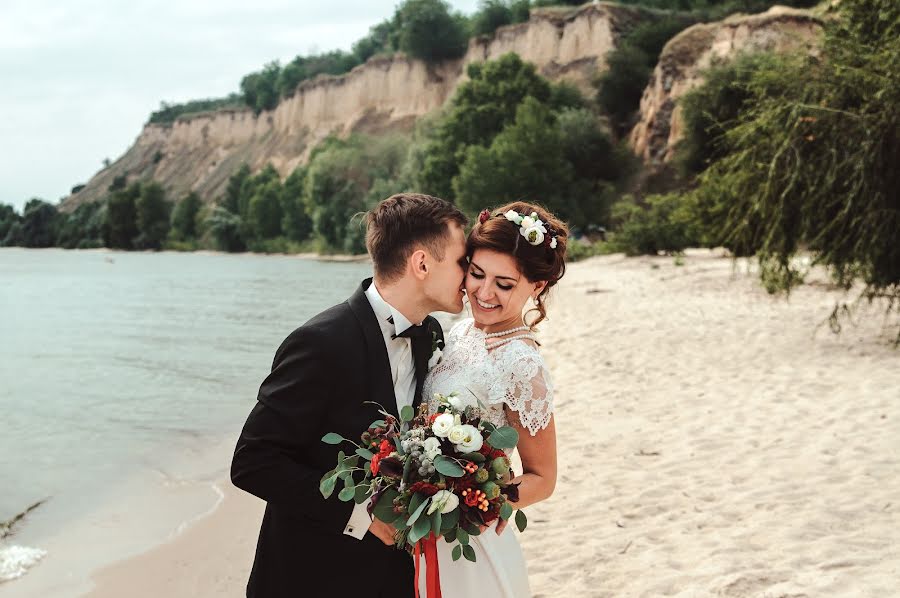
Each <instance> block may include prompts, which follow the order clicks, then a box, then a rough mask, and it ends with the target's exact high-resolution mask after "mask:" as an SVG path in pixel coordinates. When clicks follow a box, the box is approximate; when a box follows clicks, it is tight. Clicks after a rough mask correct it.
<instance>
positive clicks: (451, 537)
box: [443, 529, 457, 544]
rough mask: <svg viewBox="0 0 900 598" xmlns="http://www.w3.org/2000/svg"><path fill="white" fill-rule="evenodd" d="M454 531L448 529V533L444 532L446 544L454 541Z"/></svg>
mask: <svg viewBox="0 0 900 598" xmlns="http://www.w3.org/2000/svg"><path fill="white" fill-rule="evenodd" d="M456 531H457V530H455V529H450V530H449V531H446V532H444V534H443V536H444V540H446V541H447V543H448V544H451V543H453V542H455V541H456Z"/></svg>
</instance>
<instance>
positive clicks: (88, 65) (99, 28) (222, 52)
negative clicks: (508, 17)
mask: <svg viewBox="0 0 900 598" xmlns="http://www.w3.org/2000/svg"><path fill="white" fill-rule="evenodd" d="M450 3H451V4H452V5H453V6H454V7H455V8H457V9H458V10H461V11H462V12H464V13H466V14H471V13H472V12H473V11H474V10H475V8H476V5H477V0H451V1H450ZM2 4H3V11H2V12H3V14H2V17H0V86H2V91H0V203H6V204H12V205H13V206H14V207H15V208H16V209H17V210H19V211H20V212H21V209H22V206H23V205H24V204H25V202H26V201H28V199H30V198H31V197H40V198H43V199H46V200H48V201H50V202H53V203H55V202H56V201H57V200H59V199H60V198H61V197H63V196H65V195H67V194H68V192H69V190H70V189H71V187H72V186H73V185H75V184H77V183H84V182H87V180H88V179H90V178H91V176H93V174H94V173H96V172H97V170H99V169H100V168H101V167H102V163H103V159H104V158H109V159H110V160H115V159H116V158H118V157H119V156H121V155H122V154H123V153H124V152H125V150H126V149H127V148H128V147H129V146H130V145H131V144H132V142H133V141H134V140H135V138H136V137H137V136H138V134H139V133H140V131H141V127H142V125H143V124H144V123H145V122H146V121H147V118H148V117H149V116H150V113H151V112H152V111H154V110H157V109H158V108H159V104H160V101H163V100H165V101H167V102H182V101H185V100H191V99H200V98H207V97H221V96H225V95H227V94H229V93H231V92H235V91H238V88H239V85H240V80H241V77H243V76H244V75H246V74H247V73H249V72H251V71H255V70H258V69H260V68H261V67H262V66H263V65H264V64H265V63H266V62H269V61H270V60H275V59H278V60H280V61H281V62H282V64H284V63H286V62H287V61H289V60H291V59H292V58H293V57H294V56H296V55H297V54H309V53H314V52H324V51H328V50H334V49H343V50H349V49H350V46H351V45H352V44H353V42H354V41H356V40H357V39H359V38H360V37H362V36H364V35H365V34H366V33H367V32H368V30H369V27H370V26H372V25H374V24H376V23H378V22H380V21H381V20H383V19H385V18H388V17H389V16H391V15H392V14H393V12H394V8H395V6H396V4H397V2H395V1H394V0H343V1H339V2H326V1H323V0H254V1H252V2H251V1H249V0H179V1H177V2H175V1H171V0H170V1H167V2H163V1H157V2H153V1H151V0H130V1H129V2H119V1H113V0H3V3H2Z"/></svg>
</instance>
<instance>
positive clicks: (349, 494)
mask: <svg viewBox="0 0 900 598" xmlns="http://www.w3.org/2000/svg"><path fill="white" fill-rule="evenodd" d="M354 496H356V488H354V487H353V486H345V487H344V489H343V490H341V491H340V492H339V493H338V498H339V499H341V500H342V501H344V502H349V501H351V500H353V497H354Z"/></svg>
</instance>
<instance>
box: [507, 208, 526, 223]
mask: <svg viewBox="0 0 900 598" xmlns="http://www.w3.org/2000/svg"><path fill="white" fill-rule="evenodd" d="M504 216H506V219H507V220H509V221H510V222H515V223H516V224H519V222H520V221H521V219H522V217H521V216H519V214H518V213H517V212H515V211H513V210H510V211H508V212H507V213H506V214H504Z"/></svg>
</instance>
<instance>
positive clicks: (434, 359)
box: [428, 349, 444, 370]
mask: <svg viewBox="0 0 900 598" xmlns="http://www.w3.org/2000/svg"><path fill="white" fill-rule="evenodd" d="M443 354H444V352H443V351H441V350H440V349H435V350H434V353H432V354H431V359H429V360H428V369H429V370H430V369H431V368H433V367H434V366H436V365H437V364H439V363H440V362H441V356H442V355H443Z"/></svg>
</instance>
